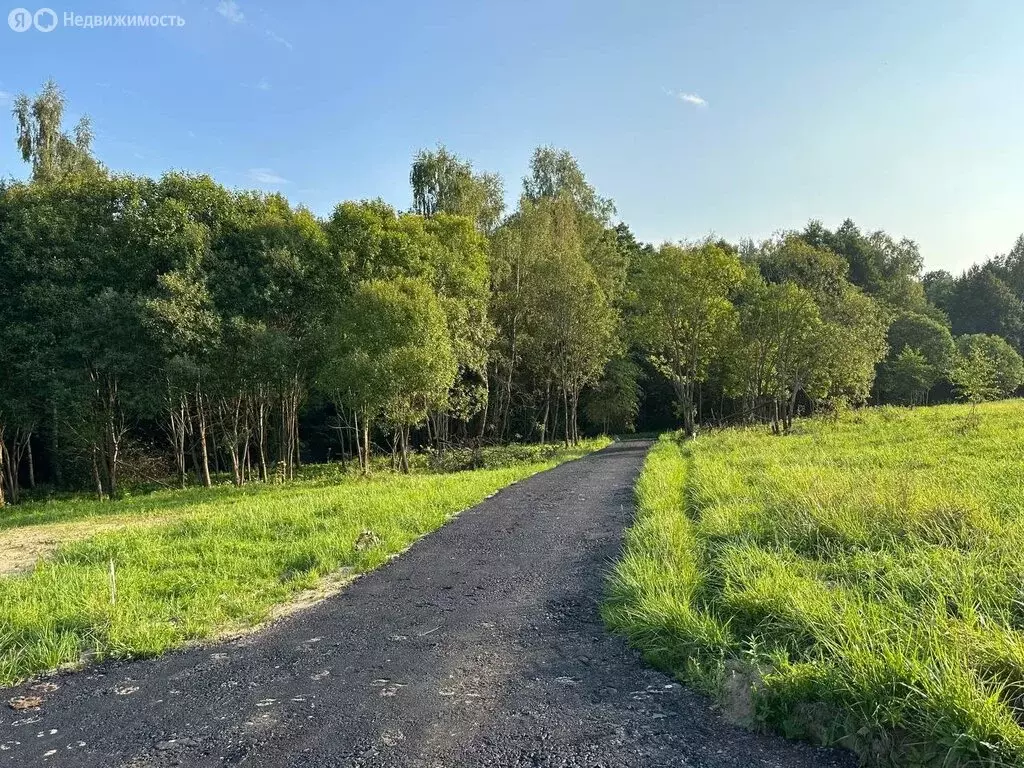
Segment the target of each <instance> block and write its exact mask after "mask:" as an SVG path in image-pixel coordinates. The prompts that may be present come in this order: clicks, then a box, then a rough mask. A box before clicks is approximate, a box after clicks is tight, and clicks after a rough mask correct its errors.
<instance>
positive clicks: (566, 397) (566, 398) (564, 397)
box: [562, 388, 569, 445]
mask: <svg viewBox="0 0 1024 768" xmlns="http://www.w3.org/2000/svg"><path fill="white" fill-rule="evenodd" d="M562 404H563V406H565V429H564V434H565V444H566V445H568V444H569V395H568V392H567V391H566V390H565V389H564V388H563V389H562Z"/></svg>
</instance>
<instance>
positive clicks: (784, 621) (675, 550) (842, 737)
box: [605, 401, 1024, 767]
mask: <svg viewBox="0 0 1024 768" xmlns="http://www.w3.org/2000/svg"><path fill="white" fill-rule="evenodd" d="M1022 438H1024V403H1022V402H1021V401H1008V402H1001V403H994V404H989V405H984V406H980V407H979V408H978V409H977V412H976V413H972V411H971V409H970V408H969V407H968V406H944V407H938V408H921V409H916V410H904V409H892V408H882V409H872V410H865V411H859V412H856V413H854V414H851V415H847V416H844V417H843V418H842V419H840V420H838V421H824V420H812V421H807V422H804V423H801V424H799V425H798V431H797V434H794V435H791V436H787V437H781V438H780V437H774V436H772V435H770V434H768V433H767V432H766V431H765V430H762V429H747V430H740V429H737V430H729V431H723V432H719V433H714V434H711V435H706V436H702V437H700V438H698V439H697V440H696V441H693V442H689V443H686V444H680V443H679V442H677V441H676V440H675V439H672V438H667V437H666V438H663V439H662V440H661V441H660V442H659V443H658V444H657V445H656V447H655V448H654V450H653V451H652V452H651V454H650V455H649V457H648V460H647V462H646V465H645V468H644V471H643V473H642V476H641V478H640V480H639V483H638V486H637V502H638V511H637V518H636V521H635V524H634V527H633V528H632V529H631V530H630V531H629V533H628V535H627V542H626V547H625V552H624V555H623V558H622V559H621V561H620V562H619V563H618V564H617V566H616V570H615V573H614V575H613V577H612V581H611V587H610V594H609V599H608V602H607V603H606V606H605V613H606V619H607V620H608V622H609V623H610V624H611V625H612V626H613V627H615V628H616V629H618V630H619V631H621V632H623V633H624V634H626V635H627V636H628V637H629V638H630V639H631V641H632V642H633V643H634V644H635V645H636V646H638V647H639V648H641V649H642V650H643V651H644V652H645V654H646V656H647V657H648V658H649V660H651V661H652V662H653V663H655V664H657V665H659V666H661V667H663V668H665V669H668V670H670V671H672V672H674V673H675V674H676V675H678V676H679V677H680V678H682V679H684V680H686V681H688V682H690V683H691V684H694V685H696V686H698V687H701V688H703V689H704V690H706V691H708V692H709V693H712V694H713V695H715V696H717V697H718V698H719V701H720V702H721V704H722V708H723V710H724V712H725V713H726V714H727V715H728V716H731V717H732V718H734V719H736V720H740V721H746V722H747V724H750V725H755V726H765V727H768V728H772V729H775V730H777V731H779V732H781V733H783V734H785V735H787V736H790V737H796V738H806V739H810V740H812V741H815V742H817V743H825V744H838V745H842V746H846V747H848V748H851V749H853V750H855V751H856V752H858V753H859V754H860V755H861V757H862V758H863V760H864V762H865V763H867V764H871V765H899V766H945V767H952V766H1022V765H1024V730H1022V727H1021V726H1022V723H1024V440H1022Z"/></svg>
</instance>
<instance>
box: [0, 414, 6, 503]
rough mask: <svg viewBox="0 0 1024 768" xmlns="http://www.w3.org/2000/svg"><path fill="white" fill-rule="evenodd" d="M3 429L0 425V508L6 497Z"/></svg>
mask: <svg viewBox="0 0 1024 768" xmlns="http://www.w3.org/2000/svg"><path fill="white" fill-rule="evenodd" d="M3 446H4V428H3V425H2V424H0V507H4V506H6V505H7V495H6V493H5V492H4V476H5V475H4V473H5V471H6V467H7V462H6V461H5V460H4V447H3Z"/></svg>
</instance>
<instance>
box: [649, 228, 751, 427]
mask: <svg viewBox="0 0 1024 768" xmlns="http://www.w3.org/2000/svg"><path fill="white" fill-rule="evenodd" d="M742 278H743V268H742V266H741V264H740V261H739V259H738V258H737V257H736V256H735V255H733V254H730V253H727V252H726V251H724V250H723V249H722V248H720V247H718V246H717V245H714V244H712V243H705V244H703V245H699V246H692V247H690V246H682V245H670V244H665V245H663V246H661V248H659V249H658V250H657V251H656V252H655V253H653V254H650V255H648V256H647V257H646V258H645V259H644V261H643V263H642V264H641V265H640V268H639V269H638V271H637V273H636V276H635V284H636V295H637V297H638V299H639V302H640V304H639V306H638V307H637V308H636V311H635V314H634V316H633V318H632V335H633V339H634V341H635V342H636V343H637V344H638V345H639V346H640V347H641V348H643V349H645V350H646V351H647V352H648V353H649V354H650V356H651V360H652V362H653V363H654V364H655V366H656V367H657V369H658V370H659V371H660V372H661V373H662V374H664V375H665V376H666V377H667V378H668V379H669V380H670V381H671V382H672V384H673V386H674V387H675V390H676V394H677V397H678V398H679V406H680V410H681V415H682V417H683V426H684V429H685V430H686V432H687V434H693V431H694V423H695V413H694V391H695V388H696V386H697V385H698V384H700V383H701V382H703V381H705V380H706V379H707V377H708V372H709V370H710V367H711V364H712V363H713V361H715V360H716V359H717V358H718V357H719V356H720V355H722V354H724V353H725V350H726V346H727V344H728V341H729V339H730V336H731V334H732V332H733V329H734V327H735V324H736V309H735V307H734V306H733V304H732V302H731V301H730V295H731V293H732V291H733V290H734V289H735V288H736V287H737V286H738V285H739V283H740V281H741V280H742Z"/></svg>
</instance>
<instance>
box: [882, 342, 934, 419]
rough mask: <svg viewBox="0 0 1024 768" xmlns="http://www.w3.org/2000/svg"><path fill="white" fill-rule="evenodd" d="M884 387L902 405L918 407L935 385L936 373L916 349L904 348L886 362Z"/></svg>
mask: <svg viewBox="0 0 1024 768" xmlns="http://www.w3.org/2000/svg"><path fill="white" fill-rule="evenodd" d="M883 373H884V376H883V379H882V381H883V382H884V383H883V386H884V387H885V389H886V391H887V392H888V393H889V394H890V395H891V396H892V398H893V400H894V401H895V402H897V403H900V404H901V405H917V404H918V403H920V402H922V401H923V399H924V397H925V395H927V394H928V390H929V389H931V388H932V385H933V384H934V383H935V371H934V368H933V366H931V365H930V364H929V363H928V358H926V357H925V356H924V355H923V354H922V353H921V352H920V351H918V349H917V348H916V347H910V346H904V347H903V348H902V349H901V350H900V351H899V354H898V355H896V356H895V357H892V358H890V359H889V360H887V361H886V362H885V367H884V368H883Z"/></svg>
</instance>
